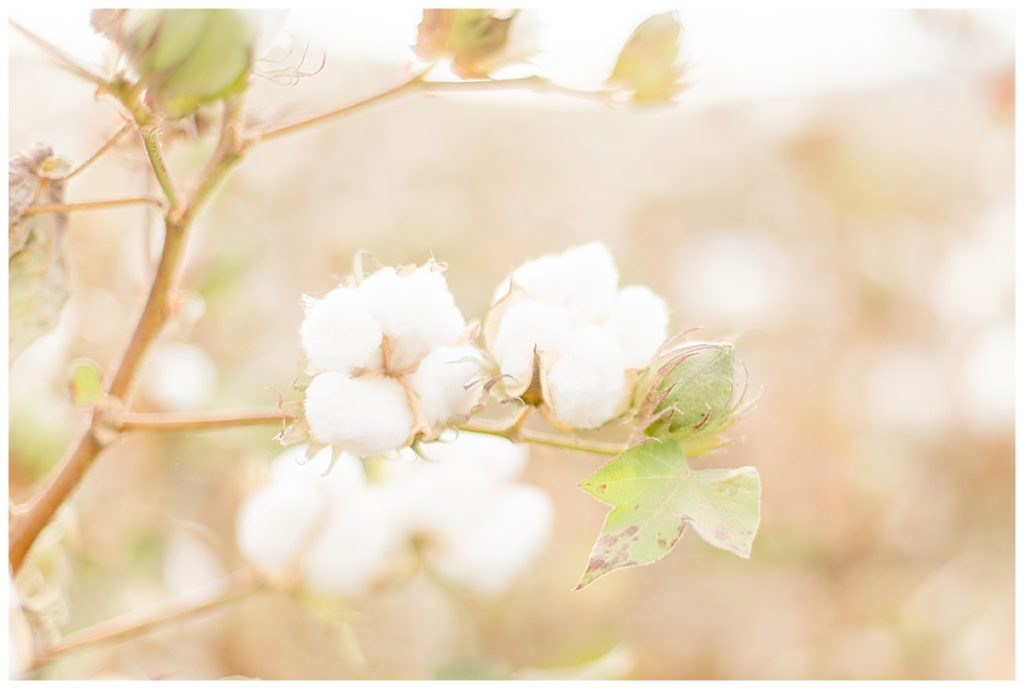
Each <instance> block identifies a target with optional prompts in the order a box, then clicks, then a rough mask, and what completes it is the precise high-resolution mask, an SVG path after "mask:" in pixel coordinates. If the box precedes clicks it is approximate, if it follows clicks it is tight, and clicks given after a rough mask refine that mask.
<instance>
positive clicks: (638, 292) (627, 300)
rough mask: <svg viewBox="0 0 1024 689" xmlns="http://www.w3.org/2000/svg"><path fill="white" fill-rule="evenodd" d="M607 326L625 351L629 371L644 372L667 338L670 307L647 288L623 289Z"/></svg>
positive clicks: (617, 297) (613, 306)
mask: <svg viewBox="0 0 1024 689" xmlns="http://www.w3.org/2000/svg"><path fill="white" fill-rule="evenodd" d="M605 326H606V327H607V328H608V330H610V331H611V332H612V334H613V335H614V336H615V339H616V340H618V342H619V346H620V347H622V354H623V356H624V358H625V361H626V368H644V367H646V366H647V364H648V363H650V361H651V357H653V356H654V353H655V352H657V351H658V347H660V346H661V344H662V343H663V342H664V341H665V338H666V337H668V307H667V306H666V305H665V300H664V299H662V298H661V297H659V296H658V295H656V294H655V293H654V292H652V291H651V290H650V289H648V288H647V287H642V286H632V287H623V288H622V290H621V291H620V292H619V294H618V296H616V298H615V303H614V304H612V308H611V312H610V313H609V314H608V321H607V322H606V324H605Z"/></svg>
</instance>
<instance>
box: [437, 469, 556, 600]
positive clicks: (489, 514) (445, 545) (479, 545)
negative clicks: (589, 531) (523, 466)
mask: <svg viewBox="0 0 1024 689" xmlns="http://www.w3.org/2000/svg"><path fill="white" fill-rule="evenodd" d="M552 512H553V511H552V507H551V500H550V498H549V497H548V496H547V494H545V493H544V492H543V491H541V490H538V489H537V488H534V487H533V486H526V485H515V484H513V485H508V486H505V487H502V488H501V489H500V490H498V491H497V492H496V493H494V495H492V496H491V499H490V501H489V502H488V506H487V509H486V510H485V511H483V512H482V513H480V514H478V515H475V517H474V519H472V520H466V521H464V522H462V524H461V525H459V526H458V528H457V529H456V530H453V531H452V532H451V533H448V534H445V538H444V539H443V540H441V541H440V542H439V543H438V546H437V548H436V549H435V550H433V551H432V552H431V553H430V561H431V564H433V565H434V566H435V567H436V568H437V569H438V571H439V572H440V573H441V574H442V575H444V576H445V577H447V578H449V579H451V580H452V581H454V582H456V583H458V584H460V585H462V586H465V587H466V588H468V589H470V590H472V591H474V592H475V593H477V594H480V595H485V596H486V595H495V594H498V593H501V592H502V591H504V590H505V589H507V588H508V587H509V585H510V584H511V583H512V581H513V580H514V579H515V578H516V577H518V576H519V575H521V574H522V573H523V572H524V571H525V570H526V569H527V568H528V567H529V566H530V565H531V564H532V563H533V562H534V560H536V558H537V556H538V555H539V554H540V552H541V551H542V550H543V548H544V546H545V544H546V543H547V542H548V540H549V538H550V535H551V523H552V516H553V514H552Z"/></svg>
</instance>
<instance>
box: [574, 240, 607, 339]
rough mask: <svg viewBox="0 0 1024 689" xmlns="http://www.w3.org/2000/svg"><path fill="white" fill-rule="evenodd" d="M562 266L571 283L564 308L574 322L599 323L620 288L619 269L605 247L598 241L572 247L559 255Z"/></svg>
mask: <svg viewBox="0 0 1024 689" xmlns="http://www.w3.org/2000/svg"><path fill="white" fill-rule="evenodd" d="M562 263H563V265H564V268H563V270H565V271H566V273H567V274H568V275H569V276H570V279H571V284H572V287H571V289H570V290H569V294H568V295H567V296H566V300H565V306H566V308H567V309H568V310H569V316H570V317H571V318H572V321H573V323H576V324H581V325H582V324H587V323H596V322H598V321H600V320H602V319H603V318H604V317H605V316H606V315H607V313H608V311H609V309H611V307H612V304H613V303H614V301H615V295H616V292H617V291H618V288H619V269H618V268H616V267H615V260H614V259H613V258H612V255H611V252H610V251H608V247H607V246H605V245H604V244H602V243H601V242H591V243H590V244H584V245H583V246H578V247H573V248H572V249H568V250H567V251H566V252H565V253H564V254H562Z"/></svg>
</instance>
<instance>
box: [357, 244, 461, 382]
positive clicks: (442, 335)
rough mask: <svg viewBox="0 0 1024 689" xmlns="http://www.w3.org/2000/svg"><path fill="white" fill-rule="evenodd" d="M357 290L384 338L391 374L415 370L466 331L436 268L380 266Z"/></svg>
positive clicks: (439, 271) (428, 266)
mask: <svg viewBox="0 0 1024 689" xmlns="http://www.w3.org/2000/svg"><path fill="white" fill-rule="evenodd" d="M360 290H361V291H362V293H363V294H364V295H366V298H367V300H368V301H369V304H370V308H371V310H372V312H373V315H374V316H375V317H376V319H377V321H378V322H379V323H380V325H381V329H382V330H383V331H384V335H385V336H387V338H388V344H389V346H390V352H389V353H390V361H389V368H390V369H391V370H392V371H400V370H402V369H405V368H409V367H411V366H415V365H416V364H417V363H418V362H419V361H420V359H422V358H423V357H424V356H426V355H427V353H428V352H429V351H430V350H431V349H433V348H434V347H437V346H440V345H449V344H453V343H454V342H456V341H457V340H458V339H459V337H460V336H461V335H462V331H463V330H464V329H465V327H466V321H465V319H464V318H463V317H462V312H460V311H459V307H458V306H456V305H455V298H454V297H453V296H452V293H451V292H450V291H449V289H448V282H447V281H446V280H445V279H444V275H443V273H442V272H441V270H440V269H439V268H438V267H437V266H436V264H433V263H427V264H425V265H422V266H420V267H419V268H417V269H415V270H412V271H408V272H398V271H396V270H395V269H394V268H382V269H380V270H378V271H377V272H375V273H373V274H372V275H370V276H369V277H368V278H366V279H365V280H364V281H363V284H362V285H361V286H360Z"/></svg>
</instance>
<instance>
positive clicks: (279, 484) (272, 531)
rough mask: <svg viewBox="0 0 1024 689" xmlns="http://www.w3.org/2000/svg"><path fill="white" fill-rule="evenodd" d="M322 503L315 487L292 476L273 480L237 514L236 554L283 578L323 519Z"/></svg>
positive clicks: (252, 495)
mask: <svg viewBox="0 0 1024 689" xmlns="http://www.w3.org/2000/svg"><path fill="white" fill-rule="evenodd" d="M325 503H326V501H325V498H324V495H323V494H322V492H321V491H320V490H318V489H317V487H316V485H315V484H311V483H310V482H308V481H304V480H301V479H298V478H295V477H286V478H283V479H276V480H275V479H272V480H271V481H270V482H269V483H267V484H266V485H265V486H263V487H262V488H260V489H259V490H257V491H256V492H255V493H252V494H251V495H249V496H248V497H247V498H246V499H245V501H244V502H243V503H242V506H241V507H240V509H239V511H238V517H237V519H236V522H235V540H236V543H237V545H238V550H239V552H241V553H242V555H244V556H245V558H246V560H248V561H249V562H251V563H252V564H253V565H255V566H256V567H257V568H259V569H260V570H261V571H263V572H265V573H267V574H271V575H275V576H283V575H285V574H286V573H287V572H288V570H289V569H290V568H291V567H293V566H294V565H295V562H296V560H297V558H298V556H299V551H300V550H301V548H302V545H303V544H304V543H305V542H306V541H307V540H308V539H309V537H310V535H311V534H312V533H313V530H314V529H315V528H316V526H317V523H318V521H319V520H320V519H321V518H322V517H323V514H324V511H325V510H326V508H327V506H326V504H325Z"/></svg>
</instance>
